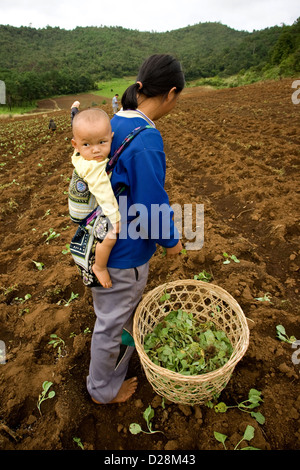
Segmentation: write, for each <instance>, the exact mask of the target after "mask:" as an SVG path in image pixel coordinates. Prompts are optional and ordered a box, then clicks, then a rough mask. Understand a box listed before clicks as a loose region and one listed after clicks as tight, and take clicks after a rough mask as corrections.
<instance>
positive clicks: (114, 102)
mask: <svg viewBox="0 0 300 470" xmlns="http://www.w3.org/2000/svg"><path fill="white" fill-rule="evenodd" d="M118 98H119V95H118V93H116V94H115V96H114V97H113V99H112V108H113V113H114V114H116V113H117V112H118V108H119V102H118Z"/></svg>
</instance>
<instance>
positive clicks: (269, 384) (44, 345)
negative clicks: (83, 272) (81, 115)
mask: <svg viewBox="0 0 300 470" xmlns="http://www.w3.org/2000/svg"><path fill="white" fill-rule="evenodd" d="M291 84H292V80H282V81H279V82H267V83H262V84H254V85H250V86H245V87H241V88H233V89H228V90H220V91H213V90H208V89H205V90H204V89H194V90H187V91H185V92H184V94H183V96H182V97H181V99H180V103H179V105H178V107H177V108H176V110H175V111H174V112H173V113H172V114H171V115H169V116H167V117H165V118H163V119H161V120H160V121H159V122H158V123H157V127H158V128H159V130H160V131H161V133H162V136H163V138H164V142H165V151H166V156H167V179H166V189H167V191H168V193H169V196H170V201H171V204H175V203H178V204H181V205H183V204H185V203H197V204H204V217H205V241H204V246H203V248H202V249H201V250H199V251H188V252H187V254H186V255H184V256H181V257H180V259H179V258H178V259H176V260H166V258H165V257H163V252H162V250H161V249H158V250H157V253H156V254H155V256H154V257H153V259H152V260H151V264H150V276H149V282H148V285H147V289H146V291H149V290H151V289H152V288H154V287H156V286H158V285H159V284H162V283H164V282H166V281H167V280H177V279H192V278H193V277H194V275H197V274H199V273H200V272H202V271H203V270H205V271H206V272H209V273H211V274H212V276H213V283H215V284H218V285H219V286H221V287H223V288H224V289H226V290H227V291H228V292H229V293H230V294H231V295H232V296H233V297H234V298H235V299H236V300H237V301H238V302H239V304H240V305H241V307H242V309H243V311H244V313H245V315H246V316H247V319H248V324H249V328H250V345H249V348H248V350H247V352H246V354H245V356H244V358H243V359H242V361H241V362H240V363H239V364H238V366H237V367H236V369H235V370H234V373H233V375H232V377H231V379H230V382H229V384H228V385H227V387H226V389H225V390H224V391H223V392H222V394H221V396H220V397H219V399H218V401H224V402H225V403H226V404H227V405H236V404H237V403H239V402H241V401H243V400H246V399H247V397H248V392H249V390H250V389H251V388H255V389H257V390H258V391H260V392H262V395H261V396H262V398H263V402H262V403H261V405H260V406H259V408H257V411H260V412H261V413H262V415H263V416H264V417H265V423H264V424H258V422H256V420H255V419H254V418H253V417H252V416H251V415H250V414H249V413H246V412H243V411H241V410H239V409H238V408H236V407H235V408H230V409H229V410H228V411H227V412H226V413H216V411H215V409H214V408H210V407H208V406H204V405H203V406H193V407H190V406H181V405H177V404H172V403H166V404H165V406H163V403H162V401H161V399H160V397H159V396H157V395H156V394H155V393H154V392H153V390H152V387H151V385H150V384H149V383H148V382H147V380H146V378H145V375H144V373H143V371H142V369H141V366H140V362H139V359H138V357H137V354H136V353H135V354H134V356H133V359H132V362H131V366H130V376H132V375H135V374H136V375H137V376H138V379H139V386H138V389H137V391H136V393H135V394H134V395H133V397H132V398H131V399H130V400H129V402H127V403H125V404H119V405H107V406H97V405H95V404H93V403H92V402H91V400H90V398H89V396H88V394H87V392H86V388H85V379H86V375H87V372H88V365H89V348H90V340H91V332H92V330H93V324H94V313H93V307H92V301H91V294H90V291H89V289H87V288H85V287H84V286H83V284H82V283H81V280H80V279H79V277H78V275H77V271H76V268H75V266H74V265H73V262H72V259H71V257H70V254H68V253H67V254H64V253H63V252H64V250H66V245H67V244H68V243H69V242H70V239H71V237H72V235H73V233H74V231H75V229H76V227H75V225H73V224H72V223H71V222H70V220H69V218H68V206H67V195H66V191H67V190H68V179H69V177H70V175H71V171H72V168H71V163H70V155H71V153H72V150H71V144H70V138H71V129H70V119H69V111H70V105H71V103H72V101H73V98H74V97H68V98H65V99H57V100H56V103H55V102H53V101H48V103H45V102H44V103H41V104H40V109H39V111H40V112H41V113H40V114H38V115H31V116H27V117H26V118H24V117H23V118H15V119H14V120H11V119H5V120H4V119H3V120H1V121H0V134H1V155H2V156H1V167H0V176H1V183H0V184H1V186H0V194H1V245H0V250H1V273H0V287H1V290H0V302H1V308H0V321H1V327H0V340H1V341H2V364H0V397H1V398H0V449H4V450H25V449H26V450H32V449H34V450H62V449H69V450H79V451H80V447H79V446H78V444H77V443H76V442H75V441H74V438H79V439H80V442H81V443H82V445H83V446H84V449H86V450H108V451H109V450H123V451H129V450H153V451H154V450H169V451H171V450H186V451H196V450H204V449H205V450H222V449H223V445H222V444H221V443H220V442H218V441H217V440H216V439H215V437H214V431H217V432H219V433H223V434H225V435H226V436H228V437H227V439H226V442H225V444H226V447H227V449H234V447H235V446H236V444H237V443H238V442H239V441H240V440H241V438H242V436H243V434H244V431H245V429H246V426H247V425H251V426H253V427H254V428H255V434H254V438H253V439H252V440H251V443H250V444H251V445H252V446H254V447H256V448H259V449H263V450H278V449H279V450H291V449H298V450H299V449H300V431H299V429H300V395H299V391H300V388H299V372H300V363H299V362H300V361H299V360H300V352H299V349H300V345H297V348H298V349H295V348H293V347H292V345H291V344H289V343H287V342H283V341H280V340H279V339H277V338H276V326H277V325H279V324H281V325H283V326H284V327H285V330H286V332H287V335H288V336H292V335H293V336H295V337H296V338H297V339H300V324H299V313H300V312H299V284H298V281H299V254H300V252H299V128H300V122H299V112H300V105H295V104H293V103H292V100H291V95H292V91H293V90H292V88H291ZM79 99H80V101H81V102H82V108H83V107H86V106H91V105H95V103H97V104H98V105H101V106H102V107H103V108H104V109H105V110H106V111H108V112H109V113H110V112H111V109H110V103H109V102H108V103H107V104H105V105H103V100H102V99H100V98H99V97H95V96H94V97H93V96H91V95H87V96H80V97H79ZM47 108H48V111H47V112H46V110H47ZM51 109H52V110H53V111H51ZM55 109H56V110H55ZM50 117H52V118H54V119H55V121H56V123H57V127H58V128H57V131H56V132H55V133H54V134H53V135H51V133H50V132H49V131H48V122H49V119H50ZM52 230H53V231H52ZM51 232H52V237H53V238H51V237H50V240H48V241H47V237H48V236H49V235H51ZM54 232H55V234H56V235H58V234H59V236H57V237H54V235H55V234H54ZM184 241H185V239H183V242H184ZM224 252H227V253H228V254H229V255H233V254H234V255H235V256H236V257H237V258H238V259H239V260H240V263H235V262H233V261H232V262H231V263H230V264H223V261H224V257H223V253H224ZM36 263H43V265H37V264H36ZM38 268H41V269H38ZM72 294H78V297H76V298H75V299H73V300H71V301H70V302H69V300H70V299H71V297H72ZM30 296H31V297H30ZM258 298H260V299H262V300H257V299H258ZM51 334H56V335H57V336H58V337H59V338H61V339H62V340H63V341H64V345H62V348H61V350H60V351H59V349H58V347H57V348H54V347H53V346H52V345H49V341H50V340H51V338H50V335H51ZM0 344H1V343H0ZM4 346H5V348H6V357H5V359H6V361H4V353H3V347H4ZM294 346H295V345H294ZM59 353H60V354H59ZM298 353H299V354H298ZM44 381H51V382H52V383H53V385H52V386H51V388H50V391H51V390H53V391H55V396H54V397H53V398H52V399H48V400H46V401H44V402H43V403H42V404H41V414H40V413H39V410H38V407H37V401H38V397H39V394H40V393H41V392H42V384H43V382H44ZM216 403H217V402H216ZM150 404H151V406H152V407H153V409H154V411H155V415H154V418H153V420H152V422H153V429H154V430H160V431H163V433H156V434H151V435H150V434H144V433H140V434H138V435H132V434H131V433H130V432H129V426H130V424H131V423H139V424H140V425H141V426H142V428H143V429H144V430H146V429H147V427H146V422H145V420H144V419H143V412H144V410H145V409H146V408H147V407H148V406H149V405H150ZM246 445H247V443H246V442H243V443H241V445H240V446H239V447H245V446H246Z"/></svg>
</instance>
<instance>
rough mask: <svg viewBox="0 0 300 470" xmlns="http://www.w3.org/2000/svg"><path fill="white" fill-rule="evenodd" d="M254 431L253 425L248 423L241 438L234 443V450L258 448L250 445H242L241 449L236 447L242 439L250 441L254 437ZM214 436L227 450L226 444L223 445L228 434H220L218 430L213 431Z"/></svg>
mask: <svg viewBox="0 0 300 470" xmlns="http://www.w3.org/2000/svg"><path fill="white" fill-rule="evenodd" d="M254 432H255V429H254V427H253V426H250V425H248V426H247V427H246V429H245V432H244V435H243V437H242V439H241V440H240V441H239V442H238V443H237V444H236V446H235V448H234V450H260V449H258V448H256V447H252V446H246V447H243V448H242V449H238V446H239V445H240V443H241V442H242V441H248V442H249V441H251V440H252V439H253V437H254ZM214 436H215V439H216V440H217V441H218V442H221V443H222V444H223V446H224V449H225V450H227V448H226V446H225V441H226V439H227V437H228V436H226V434H222V433H220V432H216V431H214Z"/></svg>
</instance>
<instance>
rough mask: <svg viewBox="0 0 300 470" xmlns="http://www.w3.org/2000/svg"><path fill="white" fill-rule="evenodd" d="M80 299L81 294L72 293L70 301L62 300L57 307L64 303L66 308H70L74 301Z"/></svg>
mask: <svg viewBox="0 0 300 470" xmlns="http://www.w3.org/2000/svg"><path fill="white" fill-rule="evenodd" d="M78 297H79V294H74V292H72V293H71V296H70V298H69V300H65V299H61V300H59V301H58V302H57V305H60V304H62V303H64V304H65V307H69V305H70V303H71V302H73V300H75V299H77V298H78Z"/></svg>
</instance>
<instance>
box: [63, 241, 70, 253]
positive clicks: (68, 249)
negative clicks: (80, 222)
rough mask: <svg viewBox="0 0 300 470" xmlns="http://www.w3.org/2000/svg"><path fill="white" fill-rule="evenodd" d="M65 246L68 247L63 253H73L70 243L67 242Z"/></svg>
mask: <svg viewBox="0 0 300 470" xmlns="http://www.w3.org/2000/svg"><path fill="white" fill-rule="evenodd" d="M65 247H66V248H65V249H63V250H62V254H63V255H67V254H68V253H71V252H70V244H69V243H67V244H66V245H65Z"/></svg>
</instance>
